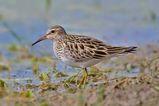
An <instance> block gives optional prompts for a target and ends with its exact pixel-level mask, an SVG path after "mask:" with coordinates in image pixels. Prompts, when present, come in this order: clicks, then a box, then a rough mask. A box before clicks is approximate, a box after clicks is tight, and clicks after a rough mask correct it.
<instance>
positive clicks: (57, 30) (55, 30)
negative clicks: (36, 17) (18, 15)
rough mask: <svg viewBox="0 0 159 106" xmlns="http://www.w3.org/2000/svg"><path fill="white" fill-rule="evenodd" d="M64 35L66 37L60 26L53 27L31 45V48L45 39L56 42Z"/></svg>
mask: <svg viewBox="0 0 159 106" xmlns="http://www.w3.org/2000/svg"><path fill="white" fill-rule="evenodd" d="M65 35H67V33H66V32H65V29H64V28H63V27H62V26H60V25H55V26H52V27H50V28H49V29H48V31H47V32H46V34H45V35H44V36H43V37H41V38H39V39H38V40H37V41H36V42H35V43H33V44H32V46H34V45H35V44H37V43H38V42H40V41H43V40H45V39H49V40H57V39H59V38H61V37H62V36H65Z"/></svg>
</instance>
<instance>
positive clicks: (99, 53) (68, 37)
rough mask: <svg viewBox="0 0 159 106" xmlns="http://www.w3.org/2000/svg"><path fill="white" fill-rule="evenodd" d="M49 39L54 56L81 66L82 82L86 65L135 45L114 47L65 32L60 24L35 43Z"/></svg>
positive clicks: (84, 82)
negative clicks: (82, 72)
mask: <svg viewBox="0 0 159 106" xmlns="http://www.w3.org/2000/svg"><path fill="white" fill-rule="evenodd" d="M45 39H50V40H51V41H53V51H54V53H55V56H56V57H57V58H58V59H60V60H61V61H62V62H64V63H65V64H67V65H70V66H75V67H79V68H83V69H84V70H85V71H84V72H85V74H83V80H82V83H83V84H86V82H87V76H88V73H87V67H90V66H93V65H95V64H97V63H99V62H101V61H103V60H105V59H107V60H108V59H110V57H113V56H116V55H118V54H126V53H132V52H134V51H136V48H137V47H116V46H110V45H107V44H105V43H104V42H102V41H100V40H97V39H95V38H92V37H88V36H83V35H72V34H67V33H66V31H65V29H64V28H63V27H62V26H59V25H55V26H52V27H51V28H50V29H49V30H48V31H47V33H46V34H45V35H44V36H43V37H41V38H40V39H39V40H37V41H36V42H35V43H33V44H32V46H33V45H35V44H36V43H38V42H40V41H42V40H45Z"/></svg>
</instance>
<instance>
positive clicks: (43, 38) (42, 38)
mask: <svg viewBox="0 0 159 106" xmlns="http://www.w3.org/2000/svg"><path fill="white" fill-rule="evenodd" d="M45 39H47V37H46V36H43V37H41V38H39V39H38V40H37V41H36V42H34V43H33V44H32V46H34V45H35V44H37V43H39V42H40V41H43V40H45Z"/></svg>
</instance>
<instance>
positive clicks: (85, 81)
mask: <svg viewBox="0 0 159 106" xmlns="http://www.w3.org/2000/svg"><path fill="white" fill-rule="evenodd" d="M83 71H84V73H83V77H82V80H81V82H80V83H79V85H78V87H80V86H81V84H82V85H83V86H84V87H85V85H86V83H87V80H88V79H87V77H88V72H87V68H84V69H83Z"/></svg>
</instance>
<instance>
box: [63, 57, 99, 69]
mask: <svg viewBox="0 0 159 106" xmlns="http://www.w3.org/2000/svg"><path fill="white" fill-rule="evenodd" d="M61 61H62V62H64V63H65V64H67V65H69V66H74V67H79V68H86V67H90V66H93V65H95V64H97V63H99V62H100V61H102V60H97V59H91V60H88V61H85V62H75V61H72V60H69V59H67V58H64V57H63V58H61Z"/></svg>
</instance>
